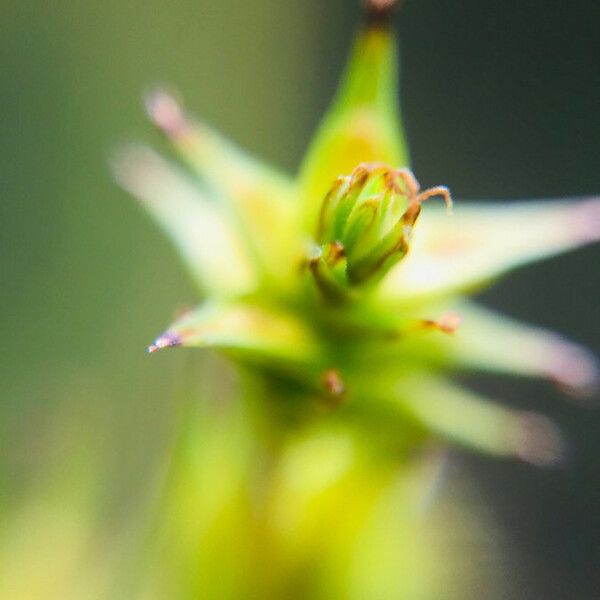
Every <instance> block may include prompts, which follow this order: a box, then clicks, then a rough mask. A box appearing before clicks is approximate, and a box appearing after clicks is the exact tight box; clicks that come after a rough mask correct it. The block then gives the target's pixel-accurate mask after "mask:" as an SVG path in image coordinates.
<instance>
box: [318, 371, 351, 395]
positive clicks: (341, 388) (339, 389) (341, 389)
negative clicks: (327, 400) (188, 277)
mask: <svg viewBox="0 0 600 600" xmlns="http://www.w3.org/2000/svg"><path fill="white" fill-rule="evenodd" d="M321 384H322V385H323V387H324V388H325V390H326V391H327V393H328V394H330V395H331V396H333V397H335V398H341V397H342V396H343V395H344V393H345V392H346V386H345V385H344V382H343V380H342V376H341V375H340V372H339V371H338V370H337V369H328V370H327V371H325V372H324V373H323V374H322V375H321Z"/></svg>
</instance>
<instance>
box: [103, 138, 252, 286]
mask: <svg viewBox="0 0 600 600" xmlns="http://www.w3.org/2000/svg"><path fill="white" fill-rule="evenodd" d="M113 171H114V174H115V177H116V179H117V180H118V182H119V183H120V185H121V186H122V187H123V188H124V189H126V190H127V191H128V192H129V193H130V194H132V195H133V196H135V197H136V198H138V199H139V200H140V202H141V203H142V205H143V206H144V208H146V210H147V211H148V212H149V213H150V215H151V216H152V217H153V218H154V219H155V220H156V221H157V222H158V224H159V225H160V226H161V227H162V228H163V229H164V230H165V232H166V233H167V234H168V236H169V237H170V238H171V240H172V241H173V243H174V244H175V246H176V247H177V249H178V250H179V252H180V254H181V257H182V258H183V260H184V262H185V264H186V266H187V268H188V270H189V271H190V273H191V275H192V277H193V279H194V281H196V282H197V283H198V284H199V285H200V286H201V288H202V289H204V290H208V291H210V292H212V293H213V294H216V295H218V296H237V295H242V294H246V293H249V292H251V291H253V290H254V289H255V287H256V285H257V280H256V275H255V272H254V270H253V267H252V265H251V262H250V261H249V259H248V257H247V256H246V254H245V248H244V247H243V246H242V245H241V243H240V242H239V240H238V237H237V236H236V231H235V228H234V227H232V225H231V223H230V222H229V221H228V220H227V218H226V217H225V215H224V214H223V212H222V210H221V209H220V208H219V206H218V205H217V204H215V203H214V202H211V201H210V200H208V199H207V198H205V197H204V195H203V193H202V192H201V191H200V189H199V187H198V186H197V185H194V183H193V182H192V181H190V180H189V179H188V178H187V177H186V175H185V174H184V173H183V172H180V171H179V170H178V169H177V168H176V167H175V166H173V165H172V164H171V163H169V162H168V161H167V160H165V159H164V158H162V157H161V156H160V155H158V154H157V153H156V152H154V151H152V150H150V149H148V148H146V147H143V146H134V147H130V148H126V149H124V150H122V151H121V152H120V153H119V154H118V155H117V156H116V157H115V159H114V160H113Z"/></svg>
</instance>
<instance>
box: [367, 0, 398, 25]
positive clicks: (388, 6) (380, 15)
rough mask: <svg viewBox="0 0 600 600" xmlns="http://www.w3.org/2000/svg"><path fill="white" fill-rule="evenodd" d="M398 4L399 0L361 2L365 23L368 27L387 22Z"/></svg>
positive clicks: (368, 0)
mask: <svg viewBox="0 0 600 600" xmlns="http://www.w3.org/2000/svg"><path fill="white" fill-rule="evenodd" d="M399 4H401V1H400V0H363V10H364V18H365V21H366V22H367V23H368V24H369V25H378V24H384V23H386V22H387V21H389V19H390V15H391V13H392V10H393V9H394V7H395V6H397V5H399Z"/></svg>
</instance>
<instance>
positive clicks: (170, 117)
mask: <svg viewBox="0 0 600 600" xmlns="http://www.w3.org/2000/svg"><path fill="white" fill-rule="evenodd" d="M144 106H145V108H146V112H147V114H148V116H149V118H150V120H151V121H152V122H153V123H154V124H155V125H156V127H158V128H159V129H160V130H161V131H163V132H164V133H165V134H167V135H170V136H173V135H177V134H179V133H181V131H183V130H184V129H185V127H186V119H185V114H184V111H183V108H182V106H181V104H180V103H179V102H178V101H177V99H176V98H175V96H174V95H173V94H171V93H170V92H168V91H167V90H166V89H165V88H155V89H154V90H152V91H150V92H148V93H147V94H145V96H144Z"/></svg>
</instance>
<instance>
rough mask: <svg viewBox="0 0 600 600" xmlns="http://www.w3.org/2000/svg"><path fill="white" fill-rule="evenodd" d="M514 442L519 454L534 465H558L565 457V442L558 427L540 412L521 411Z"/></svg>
mask: <svg viewBox="0 0 600 600" xmlns="http://www.w3.org/2000/svg"><path fill="white" fill-rule="evenodd" d="M514 443H515V451H516V454H517V456H518V457H519V458H521V459H522V460H524V461H526V462H528V463H531V464H533V465H537V466H542V467H549V466H556V465H558V464H560V463H561V462H562V461H563V459H564V458H565V450H566V447H565V442H564V440H563V437H562V434H561V433H560V431H559V429H558V427H557V426H556V425H555V424H554V423H553V422H552V421H551V420H550V419H548V418H547V417H544V416H543V415H540V414H538V413H534V412H523V413H521V416H520V417H519V422H518V425H517V430H516V435H515V440H514Z"/></svg>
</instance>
